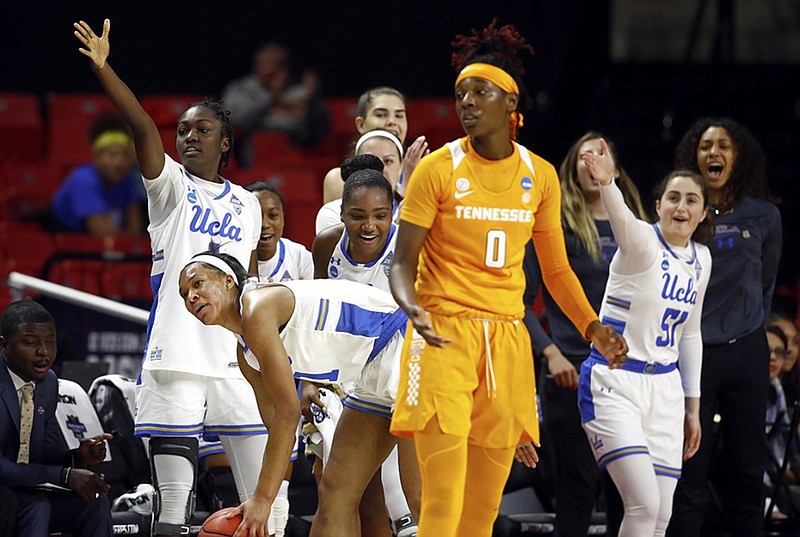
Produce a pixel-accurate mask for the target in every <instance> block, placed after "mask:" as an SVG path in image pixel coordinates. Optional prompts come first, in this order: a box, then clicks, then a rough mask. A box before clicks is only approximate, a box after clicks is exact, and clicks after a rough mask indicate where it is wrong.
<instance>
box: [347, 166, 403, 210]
mask: <svg viewBox="0 0 800 537" xmlns="http://www.w3.org/2000/svg"><path fill="white" fill-rule="evenodd" d="M360 188H378V189H380V190H383V191H384V193H385V194H386V197H387V198H388V199H389V203H390V204H392V203H393V202H394V192H393V191H392V185H391V184H390V183H389V181H387V180H386V177H384V176H383V174H382V173H380V172H378V171H376V170H359V171H357V172H355V173H353V174H352V175H351V176H350V177H348V178H347V181H345V182H344V190H343V191H342V207H344V206H345V205H347V203H348V202H349V201H350V198H352V197H353V195H354V194H355V192H356V190H358V189H360Z"/></svg>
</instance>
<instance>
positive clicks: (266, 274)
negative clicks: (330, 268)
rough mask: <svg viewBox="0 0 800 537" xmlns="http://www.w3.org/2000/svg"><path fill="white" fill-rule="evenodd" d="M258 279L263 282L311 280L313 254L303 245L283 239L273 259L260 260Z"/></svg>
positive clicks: (312, 276) (279, 242)
mask: <svg viewBox="0 0 800 537" xmlns="http://www.w3.org/2000/svg"><path fill="white" fill-rule="evenodd" d="M258 277H259V279H260V280H261V281H263V282H286V281H290V280H311V279H313V278H314V261H312V259H311V252H309V251H308V249H307V248H306V247H305V246H303V245H302V244H298V243H296V242H294V241H290V240H289V239H287V238H286V237H281V239H280V240H279V241H278V248H277V249H276V251H275V255H274V256H272V259H268V260H266V261H261V260H259V262H258Z"/></svg>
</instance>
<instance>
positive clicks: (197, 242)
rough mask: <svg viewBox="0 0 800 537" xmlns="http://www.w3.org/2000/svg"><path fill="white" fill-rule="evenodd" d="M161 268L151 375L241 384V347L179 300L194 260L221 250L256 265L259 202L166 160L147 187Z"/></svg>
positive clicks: (156, 278) (155, 281)
mask: <svg viewBox="0 0 800 537" xmlns="http://www.w3.org/2000/svg"><path fill="white" fill-rule="evenodd" d="M144 183H145V187H146V189H147V201H148V212H149V215H150V225H149V226H148V231H149V233H150V242H151V247H152V256H153V268H152V271H151V273H150V283H151V286H152V289H153V297H154V300H153V306H152V308H151V311H150V319H149V321H148V326H147V345H146V347H145V353H144V363H143V368H144V369H153V370H155V369H163V370H170V371H183V372H187V373H194V374H198V375H207V376H213V377H227V378H231V377H240V376H241V372H240V371H239V368H238V366H237V363H236V339H235V338H234V337H233V336H232V335H231V333H230V332H228V331H227V330H226V329H224V328H222V327H220V326H203V324H202V323H200V322H199V321H198V320H197V319H196V318H194V317H193V316H192V315H191V314H190V313H189V312H188V311H187V310H186V307H185V306H184V304H183V300H182V299H181V297H180V295H179V294H178V276H179V275H180V271H181V269H182V268H183V267H184V266H185V265H186V263H188V262H189V260H190V259H191V258H192V256H193V255H195V254H197V253H200V252H203V251H206V250H217V251H220V252H223V253H226V254H230V255H232V256H233V257H235V258H236V259H237V260H238V261H239V262H240V263H241V264H242V265H243V266H244V267H248V265H249V264H250V257H251V253H252V251H253V249H254V248H255V247H256V245H257V243H258V238H259V235H260V233H261V208H260V206H259V203H258V200H257V199H256V197H255V196H254V195H253V194H252V193H250V192H248V191H247V190H245V189H244V188H242V187H240V186H238V185H235V184H232V183H231V182H230V181H227V180H224V181H223V183H221V184H220V183H212V182H209V181H204V180H202V179H199V178H197V177H194V176H192V175H191V174H189V173H188V172H187V171H186V170H185V169H184V167H183V166H181V165H180V164H178V163H177V162H175V161H174V160H172V159H171V158H170V157H169V156H168V155H166V156H165V162H164V169H163V170H162V172H161V175H159V176H158V177H157V178H155V179H152V180H145V181H144Z"/></svg>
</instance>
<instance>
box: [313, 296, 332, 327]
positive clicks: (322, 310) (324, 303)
mask: <svg viewBox="0 0 800 537" xmlns="http://www.w3.org/2000/svg"><path fill="white" fill-rule="evenodd" d="M330 302H331V301H330V300H328V299H327V298H320V299H319V312H318V313H317V322H316V323H314V329H315V330H324V329H325V321H327V319H328V313H329V311H330Z"/></svg>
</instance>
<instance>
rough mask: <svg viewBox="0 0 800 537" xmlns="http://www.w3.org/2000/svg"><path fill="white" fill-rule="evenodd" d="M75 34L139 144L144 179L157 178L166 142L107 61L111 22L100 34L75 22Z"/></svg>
mask: <svg viewBox="0 0 800 537" xmlns="http://www.w3.org/2000/svg"><path fill="white" fill-rule="evenodd" d="M73 26H75V32H74V34H75V37H77V38H78V41H80V42H81V44H82V45H83V47H82V48H79V49H78V51H79V52H80V53H81V54H83V55H84V56H87V57H88V58H89V59H90V60H91V66H92V71H94V74H95V76H97V80H99V81H100V85H101V86H102V87H103V90H104V91H105V92H106V95H108V97H109V99H111V102H112V103H113V104H114V107H115V108H116V109H117V111H118V112H119V114H120V115H121V116H122V118H123V119H124V120H125V122H126V123H127V124H128V126H129V127H130V129H131V132H132V133H133V143H134V145H135V146H136V160H137V161H138V162H139V171H140V172H141V174H142V176H143V177H144V178H145V179H154V178H156V177H158V176H159V175H160V174H161V171H162V170H163V169H164V144H163V143H162V142H161V136H159V134H158V128H157V127H156V124H155V123H154V122H153V120H152V119H151V118H150V116H149V115H147V112H145V111H144V108H142V105H141V104H140V103H139V101H138V100H137V99H136V96H135V95H134V94H133V92H132V91H131V89H130V88H129V87H128V86H127V85H126V84H125V83H124V82H123V81H122V79H120V78H119V76H117V74H116V73H115V72H114V70H113V69H112V68H111V65H109V63H108V56H109V54H110V52H111V45H110V42H109V34H110V32H111V21H110V20H109V19H106V20H105V21H104V22H103V35H101V36H98V35H97V34H95V33H94V31H92V29H91V27H90V26H89V25H88V24H87V23H86V22H84V21H80V22H76V23H75V24H74V25H73Z"/></svg>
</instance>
